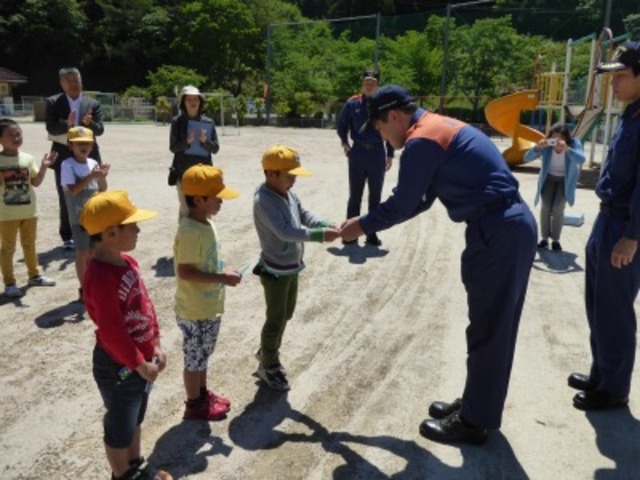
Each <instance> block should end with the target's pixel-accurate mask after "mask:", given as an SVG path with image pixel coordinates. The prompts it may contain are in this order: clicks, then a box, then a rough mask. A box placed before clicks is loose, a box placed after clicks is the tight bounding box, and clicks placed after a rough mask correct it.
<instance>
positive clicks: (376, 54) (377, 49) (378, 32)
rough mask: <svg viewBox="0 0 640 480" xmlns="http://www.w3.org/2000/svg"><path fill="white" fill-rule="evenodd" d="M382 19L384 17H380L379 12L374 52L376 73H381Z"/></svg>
mask: <svg viewBox="0 0 640 480" xmlns="http://www.w3.org/2000/svg"><path fill="white" fill-rule="evenodd" d="M381 18H382V15H380V12H378V14H377V15H376V51H375V52H374V58H373V66H374V68H375V70H376V72H379V71H380V70H378V59H379V52H380V20H381Z"/></svg>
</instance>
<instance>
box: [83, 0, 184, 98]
mask: <svg viewBox="0 0 640 480" xmlns="http://www.w3.org/2000/svg"><path fill="white" fill-rule="evenodd" d="M157 3H158V2H157V1H155V0H136V1H135V2H122V1H114V0H95V2H88V5H87V11H88V14H89V18H90V20H91V22H92V28H91V29H90V39H91V40H90V41H89V42H83V44H84V45H85V46H86V48H88V49H89V50H90V51H91V57H92V64H93V69H94V71H95V73H96V74H97V75H96V76H97V78H98V82H99V86H101V87H102V88H104V89H111V90H122V89H124V88H126V87H128V86H129V85H131V84H139V83H141V82H142V81H143V80H144V79H145V76H146V73H147V72H148V71H150V70H154V69H156V68H158V67H159V66H160V65H162V64H163V63H166V61H167V60H168V42H169V41H168V38H170V35H169V33H170V28H171V26H172V24H173V23H172V22H171V18H170V14H169V10H167V9H166V8H164V7H161V6H158V5H156V4H157ZM89 5H91V6H89ZM103 80H104V81H107V82H109V85H108V86H106V85H100V83H101V81H103Z"/></svg>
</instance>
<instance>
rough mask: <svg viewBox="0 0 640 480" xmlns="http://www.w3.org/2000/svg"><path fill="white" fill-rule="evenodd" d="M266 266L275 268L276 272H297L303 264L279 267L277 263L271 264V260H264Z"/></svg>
mask: <svg viewBox="0 0 640 480" xmlns="http://www.w3.org/2000/svg"><path fill="white" fill-rule="evenodd" d="M262 261H263V262H264V263H265V265H267V266H269V267H271V268H273V269H274V270H284V271H286V270H295V269H296V268H300V267H301V266H302V264H301V263H294V264H293V265H278V264H277V263H273V262H270V261H269V260H266V259H264V258H263V259H262Z"/></svg>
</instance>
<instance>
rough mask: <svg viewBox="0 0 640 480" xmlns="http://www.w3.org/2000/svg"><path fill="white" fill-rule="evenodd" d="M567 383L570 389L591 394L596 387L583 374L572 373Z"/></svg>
mask: <svg viewBox="0 0 640 480" xmlns="http://www.w3.org/2000/svg"><path fill="white" fill-rule="evenodd" d="M567 383H568V384H569V386H570V387H571V388H575V389H576V390H582V391H583V392H591V391H592V390H595V389H596V387H597V385H596V384H595V382H592V381H591V379H590V378H589V375H584V374H583V373H572V374H571V375H569V378H568V379H567Z"/></svg>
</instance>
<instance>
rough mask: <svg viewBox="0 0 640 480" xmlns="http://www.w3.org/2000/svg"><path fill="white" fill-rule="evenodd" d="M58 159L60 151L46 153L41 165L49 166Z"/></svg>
mask: <svg viewBox="0 0 640 480" xmlns="http://www.w3.org/2000/svg"><path fill="white" fill-rule="evenodd" d="M57 160H58V152H53V151H51V152H49V153H45V154H44V157H42V163H41V167H42V168H49V167H51V166H52V165H53V164H54V163H56V161H57Z"/></svg>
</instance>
